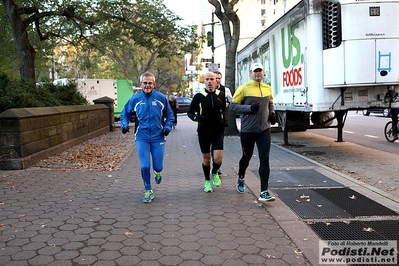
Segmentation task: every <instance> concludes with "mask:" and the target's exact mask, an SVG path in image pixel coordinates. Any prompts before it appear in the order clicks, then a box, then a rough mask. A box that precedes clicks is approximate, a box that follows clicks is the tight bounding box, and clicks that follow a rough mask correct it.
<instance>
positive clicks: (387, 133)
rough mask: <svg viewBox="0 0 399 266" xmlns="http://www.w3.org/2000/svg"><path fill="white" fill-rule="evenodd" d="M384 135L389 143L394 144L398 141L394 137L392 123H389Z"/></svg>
mask: <svg viewBox="0 0 399 266" xmlns="http://www.w3.org/2000/svg"><path fill="white" fill-rule="evenodd" d="M397 127H398V132H399V123H398V125H397ZM384 135H385V138H386V139H387V141H389V142H394V141H395V140H396V139H395V138H394V137H393V130H392V121H389V122H388V123H387V124H386V125H385V128H384Z"/></svg>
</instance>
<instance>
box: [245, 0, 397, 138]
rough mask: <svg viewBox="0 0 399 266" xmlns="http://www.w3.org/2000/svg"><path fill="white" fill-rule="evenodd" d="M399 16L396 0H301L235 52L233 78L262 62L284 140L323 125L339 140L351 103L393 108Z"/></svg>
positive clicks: (360, 106)
mask: <svg viewBox="0 0 399 266" xmlns="http://www.w3.org/2000/svg"><path fill="white" fill-rule="evenodd" d="M398 20H399V1H388V0H381V1H366V0H338V1H320V0H303V1H300V2H299V3H298V4H297V5H295V6H294V7H293V8H292V9H291V10H290V11H288V12H287V13H286V14H285V15H284V16H282V17H281V18H280V19H279V20H277V21H276V22H275V23H274V24H272V25H271V26H270V27H269V28H267V29H266V30H265V31H263V32H262V33H261V34H260V35H259V36H257V37H256V38H255V39H254V40H253V41H252V42H250V43H249V44H248V45H247V46H245V47H244V48H243V49H242V50H240V51H239V52H238V53H237V85H241V84H243V83H244V82H246V81H248V80H249V68H250V65H251V64H252V63H256V62H259V63H261V64H263V66H264V74H265V76H264V82H265V83H268V84H270V85H271V87H272V89H273V96H274V106H275V110H276V114H277V120H278V124H279V127H281V129H282V130H283V132H284V142H285V143H286V144H288V132H289V131H304V130H307V129H311V128H322V127H335V128H337V129H338V130H337V132H338V135H337V141H343V139H342V131H343V126H344V124H345V120H346V117H347V112H348V111H349V110H363V109H371V108H391V107H398V103H397V101H398V94H397V92H396V91H397V89H398V85H399V27H398ZM334 122H335V123H334Z"/></svg>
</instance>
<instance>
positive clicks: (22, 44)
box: [2, 0, 36, 81]
mask: <svg viewBox="0 0 399 266" xmlns="http://www.w3.org/2000/svg"><path fill="white" fill-rule="evenodd" d="M2 2H3V7H4V10H5V11H6V13H7V16H8V19H9V20H10V24H11V27H12V31H13V36H14V41H15V46H16V50H17V56H18V60H19V72H20V75H21V79H22V80H31V81H36V76H35V55H36V51H35V50H34V49H33V47H32V46H31V45H30V42H29V38H28V32H27V29H26V26H25V25H24V22H23V21H22V19H21V15H20V14H19V13H18V7H17V6H16V5H15V3H14V1H12V0H2Z"/></svg>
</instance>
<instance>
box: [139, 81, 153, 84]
mask: <svg viewBox="0 0 399 266" xmlns="http://www.w3.org/2000/svg"><path fill="white" fill-rule="evenodd" d="M141 83H143V84H144V85H152V84H154V82H147V81H142V82H141Z"/></svg>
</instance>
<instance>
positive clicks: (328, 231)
mask: <svg viewBox="0 0 399 266" xmlns="http://www.w3.org/2000/svg"><path fill="white" fill-rule="evenodd" d="M307 224H308V226H309V227H310V228H311V229H312V230H313V231H314V232H315V233H316V234H317V235H318V236H319V237H320V239H323V240H398V239H399V220H387V221H385V220H384V221H350V222H331V223H327V222H316V223H309V222H308V223H307Z"/></svg>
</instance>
